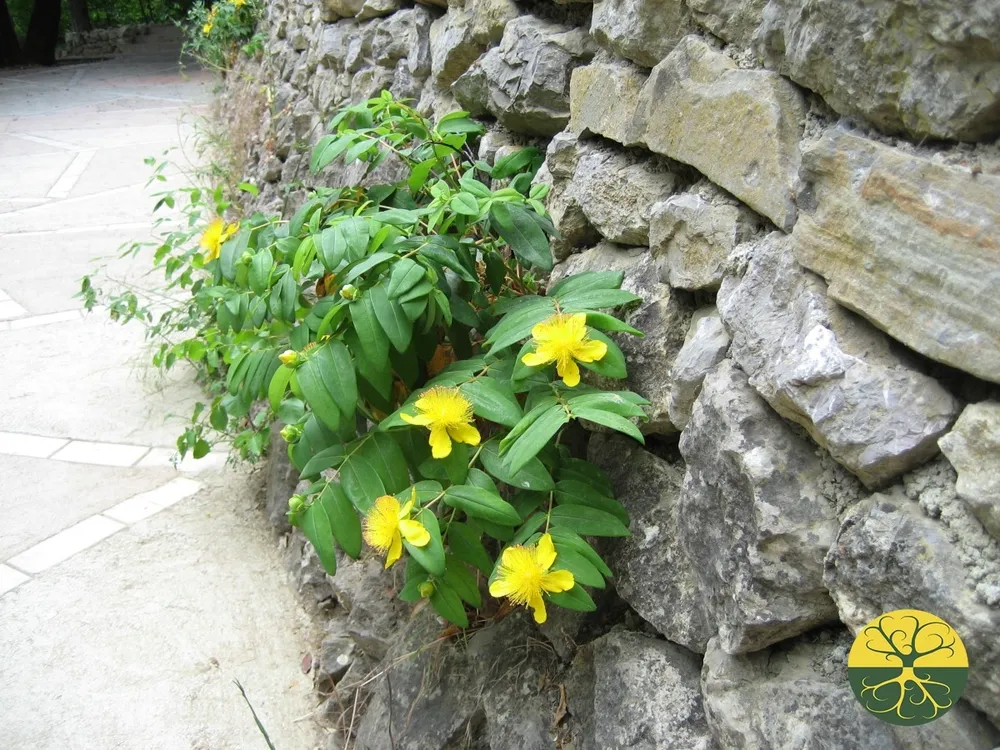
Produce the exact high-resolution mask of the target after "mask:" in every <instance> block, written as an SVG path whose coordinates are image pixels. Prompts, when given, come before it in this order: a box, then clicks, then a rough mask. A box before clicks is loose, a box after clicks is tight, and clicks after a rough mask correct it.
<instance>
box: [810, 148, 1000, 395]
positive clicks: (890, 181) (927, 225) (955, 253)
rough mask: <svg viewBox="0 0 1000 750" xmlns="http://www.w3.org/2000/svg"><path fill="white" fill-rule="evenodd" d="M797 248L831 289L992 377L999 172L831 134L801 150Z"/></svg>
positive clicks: (901, 336) (999, 366) (960, 364)
mask: <svg viewBox="0 0 1000 750" xmlns="http://www.w3.org/2000/svg"><path fill="white" fill-rule="evenodd" d="M802 181H803V188H802V192H801V194H800V196H799V199H798V205H799V208H800V217H801V220H800V222H799V224H798V225H797V226H796V228H795V233H794V238H795V243H794V251H795V257H796V259H797V260H798V261H799V263H801V264H802V265H804V266H806V267H807V268H810V269H812V270H813V271H815V272H816V273H819V274H821V275H822V276H823V277H825V278H826V280H827V282H828V283H829V285H830V289H829V292H830V296H831V297H833V298H834V299H835V300H837V301H838V302H840V303H841V304H844V305H846V306H847V307H849V308H850V309H852V310H855V311H857V312H859V313H861V314H862V315H864V316H865V317H866V318H868V319H869V320H870V321H871V322H872V323H874V324H875V325H876V326H878V327H879V328H881V329H882V330H884V331H886V332H887V333H888V334H889V335H890V336H892V337H893V338H895V339H898V340H899V341H902V342H903V343H904V344H906V345H907V346H909V347H911V348H913V349H916V350H917V351H918V352H920V353H921V354H924V355H926V356H928V357H930V358H932V359H936V360H938V361H939V362H944V363H945V364H947V365H951V366H952V367H957V368H959V369H961V370H965V371H966V372H970V373H972V374H973V375H975V376H977V377H980V378H984V379H986V380H992V381H993V382H1000V294H998V293H997V289H998V286H1000V201H998V199H997V196H998V195H1000V177H996V176H990V175H979V176H978V177H975V178H973V177H971V176H970V175H969V172H968V170H964V169H959V168H956V167H949V166H945V165H941V164H937V163H934V162H932V161H930V160H928V159H923V158H920V157H918V156H913V155H911V154H907V153H905V152H903V151H901V150H899V149H896V148H892V147H891V146H885V145H883V144H880V143H877V142H875V141H871V140H868V139H866V138H861V137H859V136H856V135H851V134H848V133H846V132H843V131H841V130H838V129H833V130H830V131H828V132H827V133H826V134H824V135H823V137H822V138H821V139H820V140H819V141H818V142H817V143H815V144H814V145H812V146H811V147H810V148H808V149H806V150H805V152H804V156H803V164H802Z"/></svg>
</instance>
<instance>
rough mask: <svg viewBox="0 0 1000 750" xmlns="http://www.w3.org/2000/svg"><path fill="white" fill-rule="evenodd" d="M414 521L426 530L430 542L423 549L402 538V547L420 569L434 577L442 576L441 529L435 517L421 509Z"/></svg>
mask: <svg viewBox="0 0 1000 750" xmlns="http://www.w3.org/2000/svg"><path fill="white" fill-rule="evenodd" d="M413 520H414V521H419V522H420V523H422V524H423V525H424V528H425V529H427V533H428V534H430V537H431V540H430V541H429V542H428V543H427V544H426V545H425V546H423V547H417V546H415V545H413V544H410V543H409V542H408V541H406V538H405V537H404V538H403V546H404V547H406V551H407V552H408V553H409V554H410V556H411V557H412V558H413V559H414V560H416V561H417V562H418V563H419V564H420V567H422V568H423V569H424V570H426V571H427V572H428V573H431V574H433V575H436V576H440V575H444V564H445V561H444V545H442V544H441V529H440V527H439V526H438V520H437V516H435V515H434V512H433V511H431V510H429V509H428V508H423V509H422V510H421V511H420V512H419V513H417V514H416V515H415V516H413Z"/></svg>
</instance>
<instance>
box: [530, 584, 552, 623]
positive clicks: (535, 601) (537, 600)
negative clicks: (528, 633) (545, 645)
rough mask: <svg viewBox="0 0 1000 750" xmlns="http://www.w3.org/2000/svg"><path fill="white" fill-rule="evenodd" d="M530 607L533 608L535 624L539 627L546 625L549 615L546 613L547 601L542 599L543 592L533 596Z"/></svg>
mask: <svg viewBox="0 0 1000 750" xmlns="http://www.w3.org/2000/svg"><path fill="white" fill-rule="evenodd" d="M528 606H529V607H531V609H532V612H533V614H534V616H535V622H537V623H538V624H539V625H541V624H542V623H544V622H545V621H546V620H547V619H548V617H549V616H548V613H547V612H546V611H545V600H544V599H543V598H542V594H541V592H539V593H538V594H536V595H535V596H532V597H531V598H530V599H529V600H528Z"/></svg>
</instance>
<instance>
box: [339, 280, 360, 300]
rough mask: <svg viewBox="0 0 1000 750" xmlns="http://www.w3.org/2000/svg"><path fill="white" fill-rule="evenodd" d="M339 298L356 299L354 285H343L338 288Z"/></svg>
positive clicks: (356, 294) (356, 291) (356, 290)
mask: <svg viewBox="0 0 1000 750" xmlns="http://www.w3.org/2000/svg"><path fill="white" fill-rule="evenodd" d="M340 296H341V297H343V298H344V299H346V300H353V299H357V298H358V289H357V287H356V286H354V284H344V286H342V287H341V288H340Z"/></svg>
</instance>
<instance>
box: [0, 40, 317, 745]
mask: <svg viewBox="0 0 1000 750" xmlns="http://www.w3.org/2000/svg"><path fill="white" fill-rule="evenodd" d="M178 48H179V39H178V37H177V35H176V32H175V31H174V30H172V29H160V30H157V31H155V32H154V33H153V34H152V35H151V36H149V37H147V38H146V39H144V40H143V41H142V42H140V43H139V44H138V45H136V46H135V47H133V49H132V50H131V51H130V52H129V53H127V54H126V55H124V56H123V57H120V58H118V59H115V60H110V61H105V62H100V63H89V64H80V65H66V66H60V67H56V68H52V69H30V70H22V71H0V259H2V263H0V353H2V356H0V394H2V395H0V717H2V718H0V748H16V749H17V750H48V749H49V748H51V749H52V750H56V749H58V750H68V749H70V748H81V749H86V750H104V749H105V748H128V749H131V748H137V749H138V748H141V749H142V750H154V749H157V748H169V749H170V750H177V749H187V748H191V749H194V748H198V749H199V750H217V749H220V748H264V747H266V746H265V744H264V742H263V739H262V738H261V737H260V735H259V734H258V732H257V730H256V728H255V726H254V723H253V719H252V716H251V714H250V712H249V710H248V709H247V707H246V705H245V704H244V703H243V699H242V697H241V696H240V694H239V692H238V690H237V689H236V687H235V686H234V685H233V680H234V679H238V680H239V681H240V682H241V683H242V684H243V685H244V686H245V688H246V690H247V693H248V695H249V697H250V700H251V701H252V702H253V704H254V707H255V708H256V709H257V712H258V714H259V715H260V716H261V719H262V721H263V722H264V725H265V727H266V728H267V729H268V731H269V732H270V734H271V737H272V740H273V741H274V742H275V745H276V747H277V748H278V749H279V750H298V749H299V748H312V747H314V746H315V745H316V744H317V740H316V736H315V729H314V725H313V722H312V721H311V718H310V713H311V710H312V707H313V703H312V699H311V689H310V688H311V686H310V678H309V677H308V676H305V675H303V674H302V673H301V672H300V670H299V664H300V661H301V659H302V656H303V654H304V653H305V652H306V651H307V650H308V643H309V637H308V635H309V634H308V620H307V618H306V617H305V614H304V612H303V611H302V610H301V608H300V606H299V603H298V600H297V597H296V595H295V594H294V592H293V591H292V590H291V588H290V586H289V584H288V582H287V579H286V576H285V575H284V573H283V569H282V566H281V562H280V560H279V555H278V551H277V550H276V548H275V545H274V542H273V540H272V539H271V537H270V534H269V532H268V530H267V529H266V528H265V524H264V521H263V518H262V515H261V514H260V513H259V512H258V511H257V510H256V509H255V508H254V494H255V488H254V484H253V483H252V482H251V481H248V478H247V477H246V475H245V473H242V472H237V471H233V470H231V469H227V468H225V466H224V461H225V457H224V456H210V457H209V458H207V459H204V460H203V461H201V462H194V463H191V464H190V465H185V466H182V467H181V469H180V470H178V469H175V468H174V467H173V466H172V465H171V464H170V460H169V459H170V457H171V455H172V453H173V449H172V448H171V446H172V444H173V441H174V439H175V437H176V435H177V434H178V432H179V431H180V430H179V425H180V424H182V422H183V419H184V418H185V416H186V415H189V414H190V410H191V406H192V404H193V403H194V402H195V401H196V400H197V399H198V398H199V397H200V394H199V392H198V390H197V389H196V388H195V387H194V386H193V385H192V383H191V382H190V379H189V377H187V376H186V374H185V373H183V372H181V373H177V374H176V375H173V376H171V377H170V378H166V379H164V378H161V377H160V376H159V375H158V374H157V373H155V372H153V371H151V370H150V369H149V368H148V367H147V365H146V363H147V362H148V359H149V350H148V347H147V345H145V344H144V342H143V336H142V331H141V329H140V328H139V327H138V326H134V325H132V326H128V327H121V326H118V325H114V324H112V323H110V322H109V321H108V320H107V316H106V315H104V314H98V313H95V314H94V315H90V316H87V317H84V316H83V315H82V314H81V312H80V310H79V306H80V303H79V301H78V300H74V299H73V297H72V295H73V294H74V293H75V292H76V291H77V288H78V280H79V278H80V276H81V275H83V274H84V273H86V272H88V271H90V270H91V269H92V268H93V267H94V259H95V258H98V257H102V256H110V257H112V258H113V257H114V256H115V251H116V249H117V247H118V246H119V245H120V244H121V243H122V242H125V241H128V240H131V239H136V238H142V237H145V236H148V233H149V228H150V224H151V219H150V209H151V207H152V203H153V201H152V200H151V199H150V197H149V193H148V192H147V191H146V189H145V184H146V180H147V178H148V177H149V168H148V167H147V166H145V165H144V164H143V161H142V160H143V158H144V157H146V156H150V155H156V156H158V155H160V154H162V152H163V151H164V150H166V149H170V148H174V149H177V148H178V147H182V149H181V150H178V151H175V152H174V154H173V155H172V157H171V158H172V159H173V160H174V161H175V162H177V163H179V164H181V165H182V166H183V164H184V159H183V154H184V153H185V152H186V153H190V152H191V148H190V146H191V144H190V139H191V137H192V135H193V133H194V124H195V122H196V120H197V117H198V115H199V113H204V112H205V111H207V104H208V102H209V100H210V97H211V91H212V86H213V85H214V81H213V80H212V79H211V77H209V76H208V75H207V74H206V73H203V72H200V71H197V70H195V71H193V72H192V71H190V69H189V72H188V75H187V76H182V75H180V74H179V73H178V68H177V62H176V61H177V55H178ZM182 171H183V170H179V169H173V170H172V171H171V173H170V174H171V177H170V181H169V183H168V184H175V185H176V184H181V182H182V181H183V180H184V179H185V177H184V175H183V174H182V173H181V172H182ZM110 268H111V270H112V273H115V274H119V275H123V276H124V275H130V276H133V277H134V276H135V275H136V274H137V273H138V269H139V268H141V266H137V265H135V264H131V263H129V262H125V261H117V260H116V261H113V262H112V263H111V266H110ZM146 283H149V282H148V281H147V282H146ZM168 415H175V416H174V417H173V418H165V417H167V416H168Z"/></svg>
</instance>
